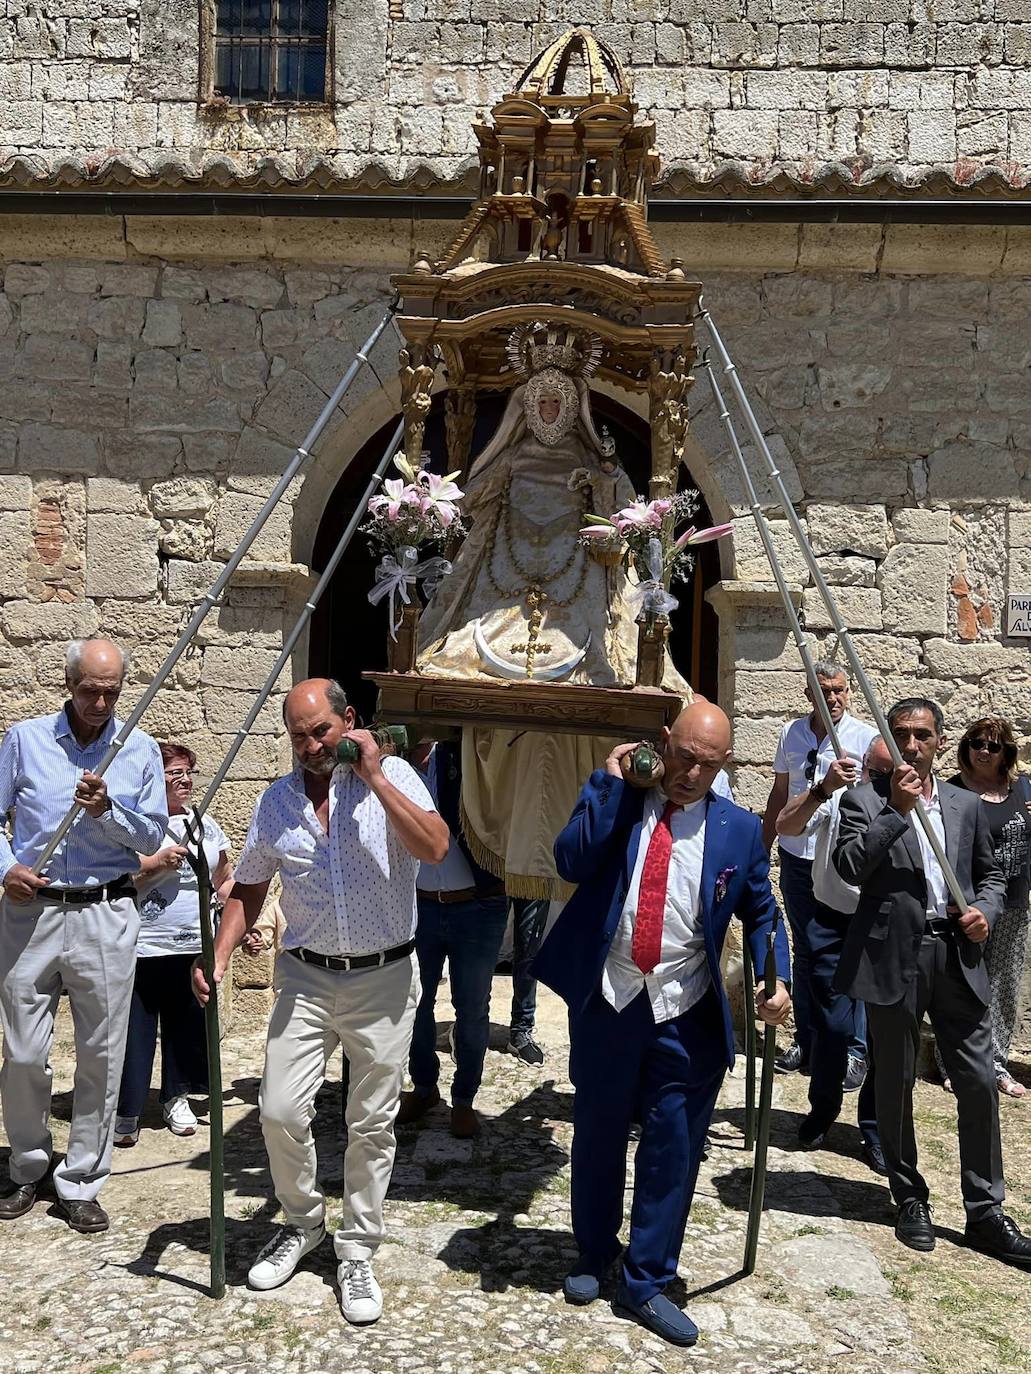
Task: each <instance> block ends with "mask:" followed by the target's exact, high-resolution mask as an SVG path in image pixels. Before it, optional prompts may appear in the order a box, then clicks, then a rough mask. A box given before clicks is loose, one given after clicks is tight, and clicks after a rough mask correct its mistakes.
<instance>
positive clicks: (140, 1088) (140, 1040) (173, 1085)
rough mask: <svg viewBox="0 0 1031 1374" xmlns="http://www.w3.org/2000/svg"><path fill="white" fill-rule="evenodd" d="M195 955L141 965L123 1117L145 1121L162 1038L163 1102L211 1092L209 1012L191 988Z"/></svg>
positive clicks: (135, 985)
mask: <svg viewBox="0 0 1031 1374" xmlns="http://www.w3.org/2000/svg"><path fill="white" fill-rule="evenodd" d="M193 960H194V956H193V955H192V954H161V955H153V956H150V957H147V958H144V959H137V961H136V979H135V982H134V983H133V989H132V1003H131V1006H130V1010H129V1030H128V1033H127V1036H126V1042H125V1063H124V1065H123V1068H122V1082H121V1087H120V1088H119V1092H118V1115H119V1116H142V1115H143V1108H144V1106H145V1104H146V1101H147V1095H148V1093H149V1092H150V1078H151V1072H152V1071H153V1068H154V1051H155V1050H156V1049H157V1043H158V1034H159V1033H160V1036H161V1089H160V1100H161V1101H162V1102H168V1101H170V1100H171V1099H172V1098H173V1097H179V1096H180V1095H181V1094H182V1093H189V1092H195V1093H206V1092H207V1091H208V1054H207V1043H208V1042H207V1037H206V1032H205V1028H204V1009H203V1007H201V1005H200V1003H199V1002H198V1001H197V999H196V998H195V997H194V995H193V989H192V988H191V986H190V966H191V965H192V964H193Z"/></svg>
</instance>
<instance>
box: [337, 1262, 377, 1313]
mask: <svg viewBox="0 0 1031 1374" xmlns="http://www.w3.org/2000/svg"><path fill="white" fill-rule="evenodd" d="M337 1278H338V1279H339V1281H340V1311H341V1312H342V1313H343V1314H344V1317H345V1318H346V1319H347V1321H349V1322H350V1323H351V1324H352V1325H353V1326H368V1324H369V1323H370V1322H375V1321H379V1319H380V1316H381V1315H382V1312H383V1294H382V1292H381V1291H380V1286H379V1284H378V1283H377V1282H376V1275H375V1274H374V1273H373V1272H372V1264H371V1262H370V1261H369V1260H367V1259H359V1260H344V1261H343V1263H342V1264H341V1265H340V1268H339V1269H338V1270H337Z"/></svg>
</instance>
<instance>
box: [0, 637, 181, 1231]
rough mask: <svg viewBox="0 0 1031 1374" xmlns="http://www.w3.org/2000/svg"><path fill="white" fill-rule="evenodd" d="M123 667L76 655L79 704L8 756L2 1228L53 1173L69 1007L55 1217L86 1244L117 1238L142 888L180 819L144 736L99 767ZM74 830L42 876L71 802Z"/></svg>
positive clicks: (1, 783) (3, 788) (105, 645)
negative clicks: (53, 1122) (117, 1163)
mask: <svg viewBox="0 0 1031 1374" xmlns="http://www.w3.org/2000/svg"><path fill="white" fill-rule="evenodd" d="M125 667H126V661H125V655H124V654H123V653H122V651H121V649H119V648H118V646H117V645H115V644H112V643H111V641H110V640H108V639H88V640H76V641H75V642H73V643H72V644H70V645H69V646H68V652H67V656H66V659H65V681H66V686H67V688H68V696H69V699H68V701H66V702H65V704H64V706H63V707H62V709H61V710H60V711H58V712H57V714H56V715H52V716H38V717H36V718H35V719H33V720H26V721H21V722H20V723H19V724H17V725H12V726H11V728H10V729H9V730H8V731H7V733H6V735H5V736H4V740H3V744H2V745H0V818H3V819H4V820H6V819H7V818H9V816H10V814H11V813H12V811H13V813H14V824H13V834H12V835H11V837H10V838H8V835H7V832H6V830H5V828H4V826H3V825H2V824H0V882H2V884H3V897H2V899H0V1021H2V1024H3V1032H4V1057H3V1068H2V1070H0V1104H2V1106H3V1114H4V1125H5V1127H6V1129H7V1136H8V1139H9V1140H10V1142H11V1159H10V1180H9V1182H8V1183H7V1184H6V1185H0V1220H6V1221H11V1220H13V1219H14V1218H16V1217H20V1216H23V1215H24V1214H25V1213H26V1212H28V1211H29V1209H30V1208H31V1207H32V1204H33V1203H34V1202H35V1200H36V1192H37V1189H38V1188H39V1185H40V1183H41V1181H42V1179H43V1178H44V1176H45V1175H46V1172H47V1169H48V1168H49V1166H50V1158H51V1153H52V1149H53V1139H52V1137H51V1134H50V1131H49V1129H48V1119H49V1116H50V1086H51V1073H50V1068H49V1062H48V1061H49V1057H50V1047H51V1045H52V1043H53V1039H54V1018H55V1015H56V1013H57V1003H58V998H59V997H60V994H61V992H62V991H65V992H67V993H68V997H69V1000H70V1002H71V1008H72V1017H73V1022H74V1027H75V1085H74V1088H75V1091H74V1102H73V1107H72V1124H71V1130H70V1132H69V1136H68V1149H67V1152H66V1154H65V1157H64V1159H63V1160H62V1161H61V1162H60V1163H59V1164H58V1165H57V1166H56V1168H55V1169H54V1174H53V1177H54V1188H55V1190H56V1192H57V1201H58V1206H59V1207H60V1209H61V1211H62V1212H63V1214H64V1216H65V1218H66V1219H67V1221H68V1224H69V1226H71V1227H72V1228H73V1230H76V1231H106V1230H107V1226H108V1218H107V1213H106V1212H105V1211H104V1210H103V1208H102V1207H101V1206H100V1204H99V1203H98V1202H97V1194H98V1193H99V1192H100V1190H101V1188H102V1187H103V1185H104V1183H105V1182H106V1180H107V1177H108V1175H109V1173H110V1171H111V1146H112V1142H113V1137H114V1126H115V1103H116V1100H117V1097H118V1083H119V1079H120V1077H121V1073H122V1059H123V1057H124V1054H125V1032H126V1025H127V1022H128V1017H129V1000H130V995H131V993H132V985H133V968H134V966H135V963H136V937H137V935H138V933H139V925H140V921H139V915H138V914H137V911H136V902H135V900H134V899H135V889H134V888H133V886H132V883H131V881H130V874H131V873H132V872H133V871H134V870H135V868H136V864H137V860H136V855H137V854H153V853H155V852H156V851H157V849H158V848H159V847H160V845H161V841H162V837H163V835H164V831H165V825H166V824H167V821H168V814H167V809H166V804H165V783H164V776H163V770H162V765H161V755H160V753H159V752H158V747H157V745H156V744H155V743H154V741H153V740H152V739H151V738H150V736H149V735H145V734H143V732H142V731H141V730H133V731H132V732H131V733H130V734H129V737H128V739H127V740H126V741H125V743H124V745H123V746H122V748H121V749H120V751H119V752H118V754H117V756H116V757H115V760H114V762H113V763H112V764H111V767H110V768H109V769H108V770H107V773H106V775H105V777H103V778H101V777H98V776H97V774H96V772H95V769H96V768H97V767H98V766H99V764H100V760H101V759H102V758H103V756H104V754H105V753H106V752H107V749H108V746H109V745H110V743H111V741H112V740H113V739H114V737H115V735H116V734H117V732H118V730H119V722H118V721H117V720H115V718H114V709H115V704H116V703H117V701H118V697H119V694H120V693H121V690H122V684H123V682H124V679H125ZM73 798H74V800H75V801H77V802H78V803H79V805H80V808H81V809H80V810H79V812H78V814H77V816H76V819H75V823H74V824H73V826H72V827H71V829H70V830H69V832H68V834H67V836H66V837H65V838H64V840H63V841H62V842H61V844H60V846H59V847H58V849H57V852H56V853H55V854H54V856H53V858H52V859H51V860H50V861H49V862H48V863H47V864H46V865H45V868H44V871H43V873H42V874H41V875H40V876H38V877H37V876H36V874H35V873H34V872H33V867H34V866H35V864H36V863H37V861H38V860H39V857H40V855H41V854H42V853H43V850H44V849H45V847H46V844H47V841H48V840H49V839H50V837H51V836H52V835H53V834H54V832H55V831H56V830H57V828H58V826H59V825H60V822H61V820H62V818H63V816H64V814H65V812H66V811H67V810H68V808H69V806H70V805H71V803H72V800H73Z"/></svg>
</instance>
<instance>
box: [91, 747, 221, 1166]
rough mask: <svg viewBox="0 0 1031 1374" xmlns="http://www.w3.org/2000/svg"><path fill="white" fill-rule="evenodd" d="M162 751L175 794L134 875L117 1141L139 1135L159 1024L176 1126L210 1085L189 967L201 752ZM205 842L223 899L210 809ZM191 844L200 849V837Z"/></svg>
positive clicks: (190, 1122) (196, 932) (165, 1104)
mask: <svg viewBox="0 0 1031 1374" xmlns="http://www.w3.org/2000/svg"><path fill="white" fill-rule="evenodd" d="M161 758H162V761H163V763H164V766H165V796H166V798H167V800H168V828H167V830H166V831H165V838H166V843H165V845H164V846H163V847H162V848H161V849H159V850H158V852H157V853H156V854H154V855H152V856H151V857H150V858H144V859H141V861H140V866H139V869H138V870H137V872H136V875H135V881H136V888H137V891H138V892H139V894H140V897H139V906H140V937H139V941H138V943H137V946H136V981H135V983H134V985H133V994H132V1005H131V1009H130V1012H129V1031H128V1036H127V1039H126V1046H125V1066H124V1068H123V1070H122V1083H121V1089H120V1091H119V1095H118V1111H117V1114H116V1120H115V1144H116V1145H120V1146H122V1147H123V1148H124V1147H126V1146H130V1145H135V1144H136V1142H137V1140H138V1139H139V1135H140V1117H141V1116H142V1115H143V1108H144V1104H145V1103H146V1100H147V1093H148V1092H149V1091H150V1077H151V1073H152V1071H153V1068H154V1051H155V1049H156V1048H157V1039H158V1033H159V1031H160V1034H161V1094H160V1097H161V1108H162V1113H163V1115H164V1118H165V1122H166V1123H167V1125H168V1128H169V1130H170V1131H172V1132H173V1133H174V1134H175V1135H193V1133H194V1132H195V1131H196V1129H197V1118H196V1116H195V1115H194V1113H193V1109H192V1107H191V1106H190V1103H189V1100H188V1098H187V1093H190V1092H195V1093H206V1092H207V1090H208V1063H207V1051H206V1041H205V1035H204V1011H203V1008H202V1007H201V1006H200V1005H199V1004H198V1002H197V1001H196V999H195V998H194V996H193V991H192V989H191V987H190V967H191V965H192V964H193V961H194V959H195V958H196V956H197V955H198V954H199V953H200V947H201V946H200V893H199V889H198V886H197V875H196V874H195V873H194V871H193V868H192V867H191V866H190V863H189V852H188V846H187V836H186V822H187V819H188V815H187V812H188V808H189V805H190V798H191V796H192V794H193V778H194V774H195V773H196V770H197V755H196V754H195V753H194V752H193V750H192V749H188V748H187V747H186V745H184V744H175V743H170V744H162V745H161ZM203 843H204V854H205V857H206V859H207V861H208V868H209V870H210V873H211V882H212V886H213V887H214V889H215V892H216V893H217V894H218V896H219V898H222V899H224V898H225V897H227V896H228V895H229V891H230V889H231V888H232V885H233V872H232V869H231V867H230V864H229V841H228V839H227V838H226V836H225V834H224V833H223V831H222V829H221V827H220V826H218V825H217V824H216V823H215V821H213V820H212V819H211V817H210V816H205V817H204V840H203ZM190 847H192V849H193V851H194V853H196V841H194V842H193V845H192V846H190Z"/></svg>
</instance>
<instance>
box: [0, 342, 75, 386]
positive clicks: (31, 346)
mask: <svg viewBox="0 0 1031 1374" xmlns="http://www.w3.org/2000/svg"><path fill="white" fill-rule="evenodd" d="M92 370H93V345H92V344H88V343H80V342H79V341H78V340H76V339H69V338H66V337H65V336H64V335H63V334H29V335H28V336H27V337H26V339H25V340H24V342H23V343H22V346H21V348H20V349H19V350H18V352H17V354H16V355H15V359H14V366H13V368H12V375H13V376H15V377H31V378H34V379H37V380H39V381H48V382H88V381H89V380H90V374H91V372H92Z"/></svg>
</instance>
